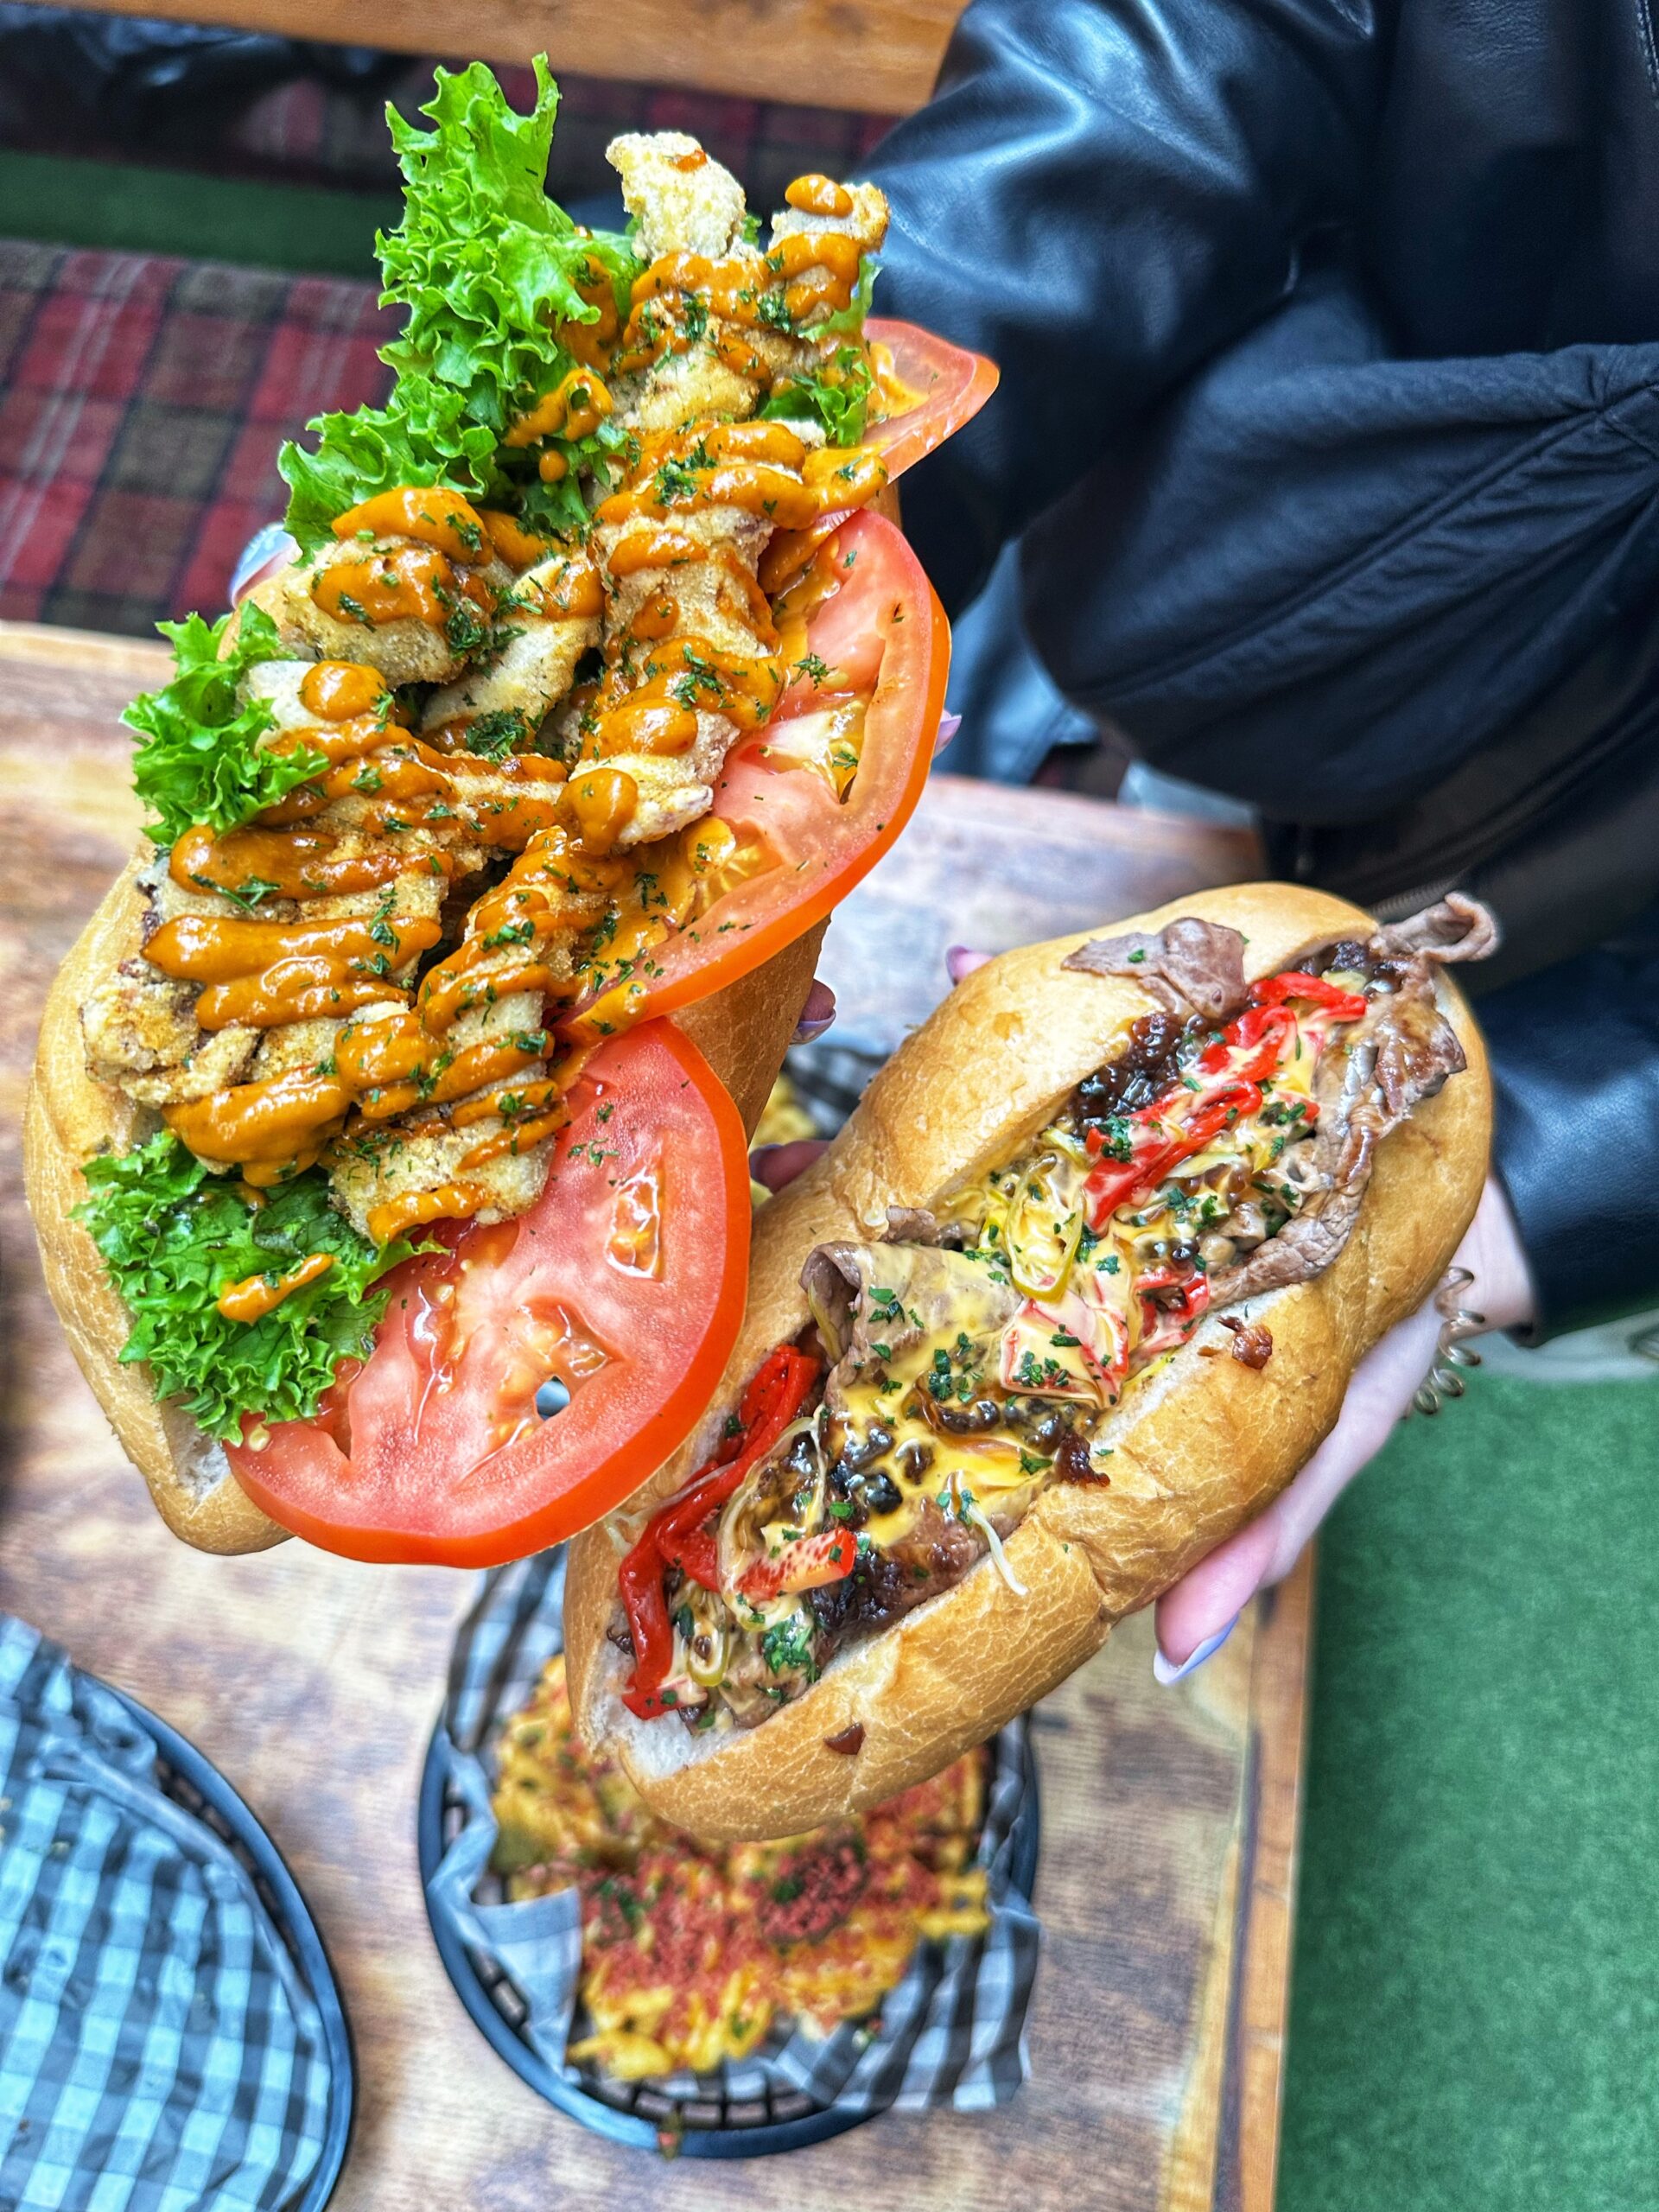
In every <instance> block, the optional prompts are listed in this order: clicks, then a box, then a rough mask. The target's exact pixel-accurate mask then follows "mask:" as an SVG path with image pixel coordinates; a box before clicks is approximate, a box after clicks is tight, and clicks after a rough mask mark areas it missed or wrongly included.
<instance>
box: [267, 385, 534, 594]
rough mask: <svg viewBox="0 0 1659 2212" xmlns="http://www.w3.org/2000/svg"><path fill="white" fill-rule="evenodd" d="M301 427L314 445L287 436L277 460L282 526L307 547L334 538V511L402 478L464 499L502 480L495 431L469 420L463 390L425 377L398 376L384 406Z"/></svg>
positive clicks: (488, 494)
mask: <svg viewBox="0 0 1659 2212" xmlns="http://www.w3.org/2000/svg"><path fill="white" fill-rule="evenodd" d="M306 428H307V429H308V430H309V431H310V432H311V433H312V434H313V435H314V436H315V438H316V439H317V441H318V443H317V450H316V451H315V453H308V452H307V451H306V450H305V448H304V447H303V446H298V445H295V444H294V443H292V442H289V444H287V445H285V446H284V447H283V450H282V452H281V454H279V455H278V457H277V467H278V468H279V469H280V470H281V471H282V474H283V480H284V481H285V482H286V484H287V485H288V487H289V502H288V513H287V515H286V517H285V518H284V524H285V527H286V528H287V530H288V532H289V536H290V537H293V538H294V539H296V541H297V543H298V544H299V545H300V548H301V550H302V551H304V552H307V553H312V552H315V550H316V549H317V548H318V547H319V546H320V545H329V544H332V543H334V533H333V531H332V529H331V527H330V525H331V524H333V522H334V518H335V516H336V515H343V514H346V513H347V512H349V511H350V510H351V509H352V508H353V507H356V506H360V505H362V503H363V501H364V500H365V499H372V498H373V497H374V496H375V494H376V493H379V492H390V491H392V490H394V489H395V488H396V487H397V486H398V485H400V484H422V485H428V484H429V485H438V486H442V487H443V488H444V489H445V490H447V491H451V492H459V493H461V496H462V497H463V499H490V498H493V497H494V496H496V494H497V493H498V492H499V488H500V477H499V471H498V469H497V467H496V461H495V446H496V439H495V433H494V431H493V430H492V429H489V428H488V427H487V425H486V424H484V423H472V422H469V421H468V420H467V397H466V395H465V393H463V392H459V391H450V390H449V389H448V386H447V385H441V384H435V383H434V382H433V380H432V378H430V377H426V376H421V375H419V374H410V375H407V376H402V377H399V378H398V379H397V385H396V387H395V389H394V390H393V391H392V394H391V398H390V399H389V400H388V401H387V403H386V404H385V406H384V407H359V408H358V409H357V410H355V411H354V412H353V413H352V414H350V415H319V416H317V417H316V418H315V421H313V422H310V423H307V425H306Z"/></svg>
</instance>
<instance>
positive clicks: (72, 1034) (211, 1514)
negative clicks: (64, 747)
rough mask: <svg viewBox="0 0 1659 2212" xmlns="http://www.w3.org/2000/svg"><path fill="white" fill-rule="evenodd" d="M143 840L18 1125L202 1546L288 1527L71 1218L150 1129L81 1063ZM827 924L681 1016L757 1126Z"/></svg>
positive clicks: (67, 1278)
mask: <svg viewBox="0 0 1659 2212" xmlns="http://www.w3.org/2000/svg"><path fill="white" fill-rule="evenodd" d="M148 858H149V855H148V852H147V851H146V852H145V853H144V854H143V855H141V856H140V857H139V858H137V859H135V861H133V863H132V865H131V867H130V868H129V869H128V870H127V872H126V873H125V874H124V875H122V876H121V877H119V878H118V880H117V881H116V883H115V884H114V886H113V887H111V891H110V893H109V894H108V896H107V897H106V898H105V900H104V902H103V904H102V905H101V906H99V909H98V911H97V912H96V913H95V914H94V915H93V916H92V920H91V921H90V922H89V923H88V924H87V925H86V929H85V930H84V931H82V933H81V935H80V937H79V939H78V940H77V941H76V943H75V945H74V947H73V950H72V951H71V952H70V955H69V957H68V958H67V960H66V961H65V963H64V964H63V967H62V969H60V972H59V975H58V978H57V981H56V982H54V985H53V987H52V989H51V992H50V994H49V995H48V999H47V1002H46V1011H45V1014H44V1015H43V1016H42V1019H41V1037H40V1046H39V1049H38V1051H37V1052H36V1055H35V1073H34V1078H33V1081H32V1082H31V1084H30V1085H29V1102H28V1106H27V1109H26V1111H25V1116H24V1125H23V1173H24V1181H25V1185H26V1188H27V1191H28V1194H29V1210H30V1211H31V1212H32V1214H33V1215H34V1217H35V1231H36V1233H37V1235H38V1236H39V1239H40V1246H41V1262H42V1264H43V1266H44V1268H45V1271H46V1283H47V1288H48V1290H49V1291H50V1293H51V1294H52V1302H53V1304H54V1306H56V1307H57V1310H58V1317H59V1319H60V1320H61V1321H62V1323H63V1326H64V1332H65V1333H66V1335H67V1337H68V1338H69V1344H70V1348H71V1350H72V1351H73V1353H74V1355H75V1357H76V1359H77V1360H78V1361H79V1364H80V1370H81V1373H82V1374H83V1375H85V1376H86V1380H87V1381H88V1382H89V1383H91V1384H92V1389H93V1392H94V1394H95V1395H96V1396H97V1398H98V1402H99V1404H100V1405H101V1406H102V1407H103V1408H104V1411H105V1414H107V1415H108V1417H109V1421H110V1426H111V1427H112V1428H113V1429H114V1431H115V1433H116V1435H117V1436H118V1439H119V1440H120V1443H121V1447H122V1449H123V1450H124V1452H126V1454H127V1456H128V1458H129V1459H130V1460H131V1461H132V1463H133V1465H135V1466H136V1467H137V1468H138V1470H139V1471H140V1472H141V1473H142V1474H143V1477H144V1479H145V1480H146V1481H147V1482H148V1483H149V1490H150V1495H151V1497H153V1498H154V1500H155V1502H156V1510H157V1511H158V1512H159V1513H160V1514H161V1516H162V1519H163V1520H164V1521H165V1522H167V1525H168V1528H169V1529H172V1531H173V1533H174V1535H175V1536H180V1537H182V1538H183V1540H184V1541H185V1542H186V1543H188V1544H194V1546H195V1547H196V1548H197V1549H198V1550H199V1551H207V1552H252V1551H263V1550H264V1549H266V1548H268V1547H269V1546H270V1545H272V1544H275V1543H279V1542H281V1541H282V1540H283V1536H284V1535H286V1533H287V1532H286V1530H284V1529H279V1528H278V1527H277V1523H276V1522H274V1521H271V1520H269V1519H267V1517H266V1516H265V1515H264V1514H263V1513H262V1512H261V1511H260V1510H259V1509H258V1508H257V1506H256V1505H254V1504H253V1503H252V1502H251V1500H250V1499H249V1498H248V1497H245V1495H244V1493H243V1491H242V1490H241V1489H240V1488H239V1486H238V1484H237V1482H236V1479H235V1478H234V1477H233V1476H232V1473H231V1471H230V1466H229V1464H228V1462H227V1461H226V1457H225V1452H224V1449H223V1446H220V1445H219V1444H218V1443H217V1442H215V1441H214V1440H213V1438H211V1437H209V1436H207V1435H205V1434H204V1433H202V1431H201V1430H200V1428H198V1427H197V1426H196V1424H195V1422H194V1421H192V1420H191V1419H190V1417H189V1415H188V1414H186V1413H185V1412H184V1411H183V1410H182V1409H181V1408H179V1407H178V1406H175V1405H171V1404H168V1403H167V1402H163V1401H161V1400H158V1399H157V1398H156V1394H155V1392H154V1390H153V1389H152V1388H151V1387H150V1381H149V1370H148V1369H147V1368H146V1367H144V1366H143V1365H142V1364H133V1365H126V1364H124V1363H123V1362H122V1360H121V1358H120V1351H121V1347H122V1345H123V1344H124V1343H125V1342H126V1339H127V1334H128V1331H129V1327H130V1322H129V1319H128V1315H127V1311H126V1308H125V1307H124V1306H123V1304H122V1303H121V1300H120V1297H119V1295H118V1293H117V1291H116V1289H115V1287H114V1286H113V1285H112V1283H111V1281H110V1278H109V1274H108V1272H107V1270H106V1269H105V1265H104V1262H103V1260H102V1258H101V1257H100V1255H99V1251H98V1248H97V1246H96V1245H95V1244H94V1243H92V1238H91V1237H90V1236H88V1235H87V1233H86V1230H85V1229H84V1228H83V1227H82V1226H81V1224H79V1222H78V1221H77V1220H76V1219H75V1218H74V1209H75V1208H76V1207H77V1206H79V1205H80V1204H81V1203H82V1202H83V1201H84V1199H85V1198H86V1194H87V1193H86V1182H85V1179H84V1178H83V1177H82V1174H81V1167H82V1164H83V1162H85V1161H86V1160H90V1159H92V1157H93V1156H94V1155H95V1154H99V1153H100V1152H105V1151H111V1150H113V1151H117V1152H124V1151H126V1150H127V1149H129V1147H130V1146H132V1145H133V1144H135V1143H142V1142H143V1141H144V1139H145V1138H146V1137H147V1136H149V1135H150V1134H151V1133H152V1131H153V1129H154V1128H155V1127H156V1122H155V1119H154V1117H153V1116H149V1115H148V1114H146V1113H145V1112H144V1111H143V1109H140V1108H137V1107H135V1106H134V1105H133V1104H132V1103H131V1102H130V1100H129V1099H128V1098H126V1097H124V1096H123V1094H122V1093H121V1092H120V1091H118V1090H115V1089H114V1088H113V1087H112V1086H110V1085H108V1084H101V1083H97V1082H95V1081H94V1080H93V1079H92V1077H91V1076H90V1075H89V1074H88V1073H87V1071H86V1052H85V1049H84V1046H83V1042H82V1037H81V1027H80V1008H81V1007H82V1005H83V1003H84V1002H85V1001H86V998H87V997H88V995H90V993H91V992H92V988H93V987H94V985H95V983H96V982H99V980H101V979H102V978H103V977H105V976H108V975H110V974H111V973H112V972H113V971H114V970H115V969H117V968H118V966H119V964H120V963H121V962H122V961H124V960H127V959H130V958H131V957H133V956H134V955H135V954H137V951H138V950H139V925H140V920H141V917H142V914H143V899H142V896H141V894H140V893H139V892H138V890H137V885H136V878H137V874H138V871H139V869H140V868H141V867H142V866H143V864H144V862H145V861H147V860H148ZM822 941H823V925H822V924H820V925H819V926H818V927H817V928H816V929H814V930H811V931H809V932H808V933H807V935H806V936H805V937H804V938H799V939H798V941H797V942H796V943H795V944H791V945H789V946H787V947H786V948H785V950H783V951H782V952H779V953H778V954H777V955H775V956H774V957H773V958H772V960H771V961H770V962H769V963H767V964H766V966H765V967H763V968H760V969H757V970H756V971H755V972H754V974H753V975H751V976H745V977H744V978H743V979H742V980H741V982H736V983H734V984H733V985H731V986H730V987H729V988H727V989H726V990H723V991H719V992H716V993H715V995H714V996H713V997H711V998H709V999H707V1000H705V1001H703V1002H702V1004H701V1005H698V1006H696V1007H688V1008H687V1009H686V1011H685V1012H684V1013H683V1014H681V1015H679V1016H678V1017H677V1020H678V1021H679V1024H680V1027H682V1028H683V1030H684V1031H685V1033H686V1034H687V1035H688V1036H689V1037H690V1038H691V1039H692V1041H693V1042H694V1043H695V1044H696V1046H697V1047H698V1049H699V1050H700V1051H701V1052H702V1054H703V1056H704V1058H706V1059H707V1060H708V1061H709V1065H710V1066H711V1067H712V1068H713V1069H714V1071H715V1074H716V1075H718V1076H719V1077H720V1078H721V1081H722V1082H723V1083H724V1084H726V1086H727V1088H728V1090H730V1092H731V1094H732V1096H733V1097H734V1100H735V1101H736V1103H737V1107H738V1110H739V1112H740V1113H741V1115H742V1116H743V1122H744V1126H745V1128H749V1129H753V1127H754V1125H755V1123H756V1122H757V1121H759V1119H760V1111H761V1109H762V1108H763V1107H764V1106H765V1104H766V1094H767V1092H768V1091H769V1090H771V1088H772V1080H773V1078H774V1077H775V1076H776V1074H777V1072H778V1069H779V1065H780V1064H781V1062H782V1060H783V1057H784V1048H785V1046H786V1045H787V1044H788V1042H789V1039H790V1034H791V1031H792V1030H793V1028H794V1026H795V1022H796V1020H797V1017H798V1014H799V1013H800V1009H801V1007H802V1006H803V1005H804V1002H805V999H806V994H807V989H808V987H809V985H810V982H811V980H812V970H813V966H814V963H815V962H816V960H817V951H818V947H819V944H821V943H822Z"/></svg>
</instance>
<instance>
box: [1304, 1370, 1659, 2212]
mask: <svg viewBox="0 0 1659 2212" xmlns="http://www.w3.org/2000/svg"><path fill="white" fill-rule="evenodd" d="M1318 1602H1319V1624H1318V1634H1317V1648H1316V1658H1315V1681H1314V1697H1313V1732H1312V1743H1311V1756H1310V1761H1309V1770H1308V1790H1307V1801H1306V1803H1307V1810H1306V1831H1305V1849H1304V1859H1303V1870H1302V1881H1301V1891H1300V1901H1299V1904H1298V1921H1297V1949H1296V1968H1295V1982H1294V1996H1293V2003H1292V2016H1291V2033H1290V2059H1289V2068H1288V2073H1287V2086H1286V2106H1285V2125H1284V2139H1283V2160H1282V2170H1281V2184H1280V2191H1279V2212H1638V2208H1649V2207H1656V2206H1659V1386H1656V1385H1655V1384H1651V1383H1604V1384H1599V1385H1588V1386H1582V1387H1576V1388H1573V1387H1557V1388H1548V1387H1544V1386H1541V1385H1538V1384H1534V1383H1524V1382H1515V1381H1510V1380H1504V1379H1500V1378H1497V1377H1485V1376H1478V1377H1477V1378H1476V1379H1475V1383H1474V1387H1473V1389H1471V1395H1470V1396H1469V1397H1468V1398H1467V1399H1465V1401H1464V1402H1462V1403H1460V1404H1453V1405H1452V1406H1450V1407H1448V1408H1447V1409H1446V1413H1445V1414H1443V1415H1442V1416H1441V1418H1440V1420H1439V1421H1432V1422H1431V1421H1414V1422H1412V1423H1411V1424H1410V1425H1409V1427H1407V1428H1405V1429H1403V1430H1402V1432H1401V1433H1400V1434H1399V1436H1398V1437H1397V1438H1396V1439H1395V1441H1394V1443H1393V1444H1392V1445H1391V1446H1389V1450H1388V1452H1386V1453H1385V1455H1384V1456H1383V1459H1380V1460H1379V1461H1378V1462H1377V1463H1376V1465H1375V1466H1373V1467H1372V1468H1370V1470H1369V1471H1368V1472H1367V1473H1366V1475H1365V1477H1364V1478H1363V1480H1362V1481H1361V1482H1360V1483H1358V1484H1356V1486H1355V1488H1354V1489H1353V1491H1351V1493H1350V1494H1349V1496H1348V1497H1347V1499H1346V1500H1345V1501H1344V1503H1343V1505H1342V1506H1341V1508H1340V1509H1339V1510H1338V1512H1337V1514H1336V1515H1335V1516H1333V1518H1332V1522H1331V1524H1330V1527H1329V1529H1327V1532H1326V1535H1325V1541H1324V1544H1323V1547H1322V1551H1321V1556H1320V1566H1319V1601H1318Z"/></svg>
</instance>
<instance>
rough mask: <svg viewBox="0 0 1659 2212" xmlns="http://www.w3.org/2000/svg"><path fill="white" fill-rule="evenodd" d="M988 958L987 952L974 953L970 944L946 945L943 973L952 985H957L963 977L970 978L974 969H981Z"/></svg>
mask: <svg viewBox="0 0 1659 2212" xmlns="http://www.w3.org/2000/svg"><path fill="white" fill-rule="evenodd" d="M990 957H991V956H990V954H989V953H988V952H976V951H975V950H974V949H973V947H972V945H970V944H950V945H947V946H946V947H945V949H944V972H945V974H946V975H947V976H949V977H950V980H951V982H953V983H959V982H961V981H962V979H963V976H971V975H972V974H973V972H974V970H975V969H976V968H982V967H983V966H984V965H985V963H986V962H987V961H988V959H989V958H990Z"/></svg>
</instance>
